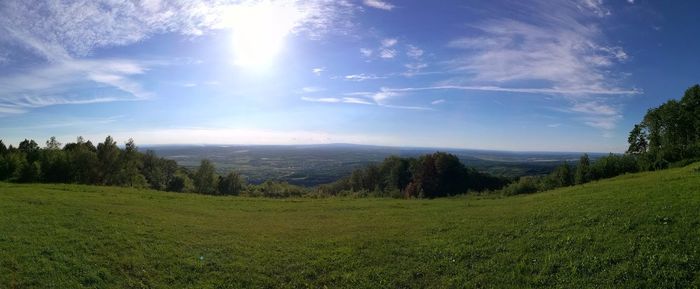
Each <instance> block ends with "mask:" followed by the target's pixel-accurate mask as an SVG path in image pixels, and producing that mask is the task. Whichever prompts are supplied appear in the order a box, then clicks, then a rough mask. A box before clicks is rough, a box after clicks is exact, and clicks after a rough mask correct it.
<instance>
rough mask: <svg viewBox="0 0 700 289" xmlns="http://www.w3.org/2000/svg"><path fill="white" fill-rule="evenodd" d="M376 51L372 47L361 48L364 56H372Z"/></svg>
mask: <svg viewBox="0 0 700 289" xmlns="http://www.w3.org/2000/svg"><path fill="white" fill-rule="evenodd" d="M373 53H374V51H373V50H372V49H370V48H360V54H362V56H364V57H372V54H373Z"/></svg>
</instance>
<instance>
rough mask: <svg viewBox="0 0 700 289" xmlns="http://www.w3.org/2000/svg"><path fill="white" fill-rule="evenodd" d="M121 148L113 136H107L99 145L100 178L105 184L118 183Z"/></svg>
mask: <svg viewBox="0 0 700 289" xmlns="http://www.w3.org/2000/svg"><path fill="white" fill-rule="evenodd" d="M120 155H121V150H119V147H117V143H116V142H115V141H114V139H112V137H111V136H107V138H105V141H104V142H103V143H100V144H98V145H97V159H98V160H99V165H100V170H99V172H100V179H101V182H102V184H105V185H118V184H119V183H120V182H119V174H120V171H121V162H120Z"/></svg>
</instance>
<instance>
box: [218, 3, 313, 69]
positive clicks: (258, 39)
mask: <svg viewBox="0 0 700 289" xmlns="http://www.w3.org/2000/svg"><path fill="white" fill-rule="evenodd" d="M303 16H304V15H303V11H301V10H300V9H299V8H298V7H296V6H295V5H294V4H293V3H291V2H287V3H280V2H279V1H278V2H275V3H273V2H271V1H263V2H255V3H246V4H242V5H240V6H237V7H236V8H234V9H232V10H231V12H230V13H229V19H230V21H231V24H232V27H233V49H234V53H235V60H234V62H235V64H236V65H238V66H241V67H246V68H252V69H262V68H266V67H268V66H269V65H270V64H272V62H273V60H274V58H275V56H276V55H277V54H278V53H279V52H280V51H281V50H282V49H283V47H284V41H285V38H286V36H287V35H288V34H290V33H291V32H292V31H293V29H294V28H295V27H296V26H297V25H298V23H299V22H300V20H301V19H303Z"/></svg>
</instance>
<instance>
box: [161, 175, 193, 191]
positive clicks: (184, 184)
mask: <svg viewBox="0 0 700 289" xmlns="http://www.w3.org/2000/svg"><path fill="white" fill-rule="evenodd" d="M166 190H167V191H169V192H180V193H185V192H192V191H194V185H193V184H192V178H190V176H188V175H187V173H186V172H183V171H177V172H176V173H175V174H174V175H173V177H172V178H171V179H170V181H169V182H168V186H167V188H166Z"/></svg>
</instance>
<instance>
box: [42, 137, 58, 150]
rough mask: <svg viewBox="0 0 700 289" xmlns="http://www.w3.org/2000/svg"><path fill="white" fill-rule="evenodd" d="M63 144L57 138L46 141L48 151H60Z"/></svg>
mask: <svg viewBox="0 0 700 289" xmlns="http://www.w3.org/2000/svg"><path fill="white" fill-rule="evenodd" d="M61 145H62V144H61V143H60V142H58V140H56V137H55V136H52V137H51V138H50V139H49V140H47V141H46V149H47V150H60V149H61Z"/></svg>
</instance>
